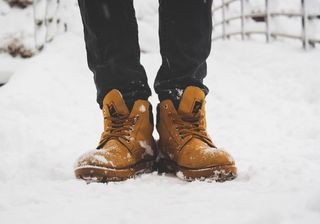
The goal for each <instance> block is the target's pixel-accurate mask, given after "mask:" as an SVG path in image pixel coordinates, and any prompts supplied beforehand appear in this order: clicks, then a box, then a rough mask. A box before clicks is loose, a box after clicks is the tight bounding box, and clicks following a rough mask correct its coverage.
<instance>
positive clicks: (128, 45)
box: [78, 0, 151, 107]
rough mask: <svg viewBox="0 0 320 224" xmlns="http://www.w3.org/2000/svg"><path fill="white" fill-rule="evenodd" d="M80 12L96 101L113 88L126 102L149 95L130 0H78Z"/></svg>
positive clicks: (99, 101)
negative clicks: (95, 89) (92, 74)
mask: <svg viewBox="0 0 320 224" xmlns="http://www.w3.org/2000/svg"><path fill="white" fill-rule="evenodd" d="M78 2H79V6H80V12H81V16H82V21H83V26H84V34H85V43H86V49H87V59H88V65H89V68H90V70H91V71H92V72H93V73H94V80H95V84H96V87H97V101H98V103H99V105H100V107H102V102H103V98H104V96H105V95H106V94H107V93H108V92H109V91H110V90H112V89H118V90H120V92H121V93H122V95H123V97H124V99H125V100H126V102H127V104H129V105H130V104H132V102H133V101H135V100H136V99H147V98H148V97H149V96H150V95H151V91H150V88H149V86H148V83H147V77H146V73H145V70H144V68H143V67H142V65H141V64H140V49H139V43H138V28H137V21H136V18H135V12H134V8H133V1H132V0H78Z"/></svg>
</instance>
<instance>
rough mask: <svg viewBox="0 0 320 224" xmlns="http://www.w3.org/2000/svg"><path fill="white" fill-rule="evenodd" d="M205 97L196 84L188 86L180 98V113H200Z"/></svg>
mask: <svg viewBox="0 0 320 224" xmlns="http://www.w3.org/2000/svg"><path fill="white" fill-rule="evenodd" d="M204 98H205V94H204V92H203V91H202V90H201V89H200V88H198V87H195V86H189V87H187V88H186V89H185V90H184V92H183V95H182V97H181V99H180V104H179V107H178V113H179V114H189V115H193V114H196V113H198V111H199V110H200V109H201V107H202V104H203V102H204Z"/></svg>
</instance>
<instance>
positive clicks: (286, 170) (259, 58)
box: [0, 1, 320, 224]
mask: <svg viewBox="0 0 320 224" xmlns="http://www.w3.org/2000/svg"><path fill="white" fill-rule="evenodd" d="M138 2H141V1H138ZM148 2H149V1H148ZM146 5H147V4H146ZM146 7H147V6H146ZM153 7H154V6H153V5H152V7H150V8H146V9H145V11H147V10H150V14H151V12H153V11H152V10H153V9H154V8H153ZM151 9H152V10H151ZM139 10H142V9H139ZM139 10H137V16H138V18H140V17H143V16H142V13H141V11H139ZM148 12H149V11H148ZM154 16H156V15H154ZM148 18H149V17H148ZM150 18H151V16H150ZM153 18H155V17H153ZM74 19H75V20H76V19H79V17H76V18H74ZM139 21H144V22H143V23H145V24H144V25H145V26H146V27H148V28H145V29H144V28H140V31H141V32H140V35H143V34H145V33H147V34H148V33H149V34H151V33H152V35H154V36H155V37H156V32H157V27H156V26H152V25H151V26H149V25H147V24H148V20H147V19H146V20H145V19H141V18H140V20H139ZM152 21H153V20H152ZM140 24H141V22H139V25H140ZM151 24H152V23H151ZM78 25H79V26H78ZM78 25H77V26H76V27H74V28H73V29H74V30H76V31H75V32H68V33H66V34H61V35H59V36H57V38H56V39H55V40H54V41H53V42H52V43H50V44H49V45H48V46H47V48H45V50H44V51H43V52H42V53H41V54H39V55H37V56H35V57H33V58H31V59H28V60H26V61H23V62H22V61H21V60H20V59H15V60H10V63H12V64H11V65H10V69H12V70H14V71H15V73H14V74H13V75H12V76H11V78H10V79H9V81H8V83H7V84H6V85H4V86H3V87H0V177H1V178H0V220H1V221H0V222H1V223H3V224H20V223H24V224H29V223H30V224H38V223H39V224H40V223H46V224H51V223H52V224H58V223H59V224H64V223H65V224H69V223H77V224H82V223H83V224H88V223H97V222H99V223H101V222H106V223H161V224H163V223H199V222H201V223H232V224H234V223H246V224H247V223H252V224H256V223H261V224H264V223H266V224H270V223H272V224H278V223H279V224H280V223H281V224H282V223H285V224H287V223H288V224H300V223H308V224H309V223H310V224H313V223H318V222H319V220H320V187H319V186H320V180H319V179H318V174H319V173H320V165H319V164H320V88H319V86H320V76H319V71H320V63H319V58H320V48H316V49H313V50H310V51H308V52H305V51H303V50H302V49H301V46H300V43H299V42H285V43H282V42H277V43H272V44H269V45H267V44H265V43H264V42H263V41H255V40H252V41H245V42H241V41H235V40H234V41H226V42H223V41H219V42H214V43H213V46H212V54H211V56H210V58H209V59H208V77H207V78H206V80H205V82H206V84H207V85H208V86H209V87H210V90H211V91H210V94H209V95H208V97H207V104H206V106H207V120H208V130H209V132H210V134H211V136H212V138H213V140H214V141H215V142H216V143H217V145H218V146H219V147H223V148H224V149H226V150H227V151H228V152H229V153H230V154H231V155H232V157H233V158H234V159H235V160H236V164H237V166H238V169H239V176H238V178H237V179H235V180H234V181H232V182H225V183H208V182H199V181H196V182H192V183H189V182H185V181H183V180H180V179H179V178H177V177H175V176H172V175H158V174H156V173H152V174H144V175H141V176H139V177H137V178H135V179H131V180H128V181H125V182H118V183H109V184H96V183H94V184H89V185H88V184H86V183H85V182H84V181H80V180H75V178H74V175H73V164H74V162H75V160H76V159H77V158H78V157H79V156H80V155H81V154H83V153H84V152H86V151H87V150H89V149H92V148H93V147H95V146H96V145H97V143H98V140H99V137H100V134H101V131H102V128H103V118H102V114H101V111H100V109H99V108H98V106H97V104H96V102H95V98H96V96H95V93H96V92H95V91H96V90H95V86H94V82H93V76H92V74H91V73H90V71H89V70H88V68H87V64H86V54H85V46H84V42H83V37H82V33H81V32H79V30H81V29H82V28H81V26H80V24H78ZM152 38H153V37H152ZM140 41H141V42H142V41H144V40H140ZM149 41H150V42H148V43H149V44H145V45H143V47H144V49H154V48H152V47H153V46H156V47H157V46H158V45H157V39H154V40H153V42H151V39H150V40H149ZM150 52H151V53H144V54H142V55H141V56H142V59H141V60H142V64H143V65H144V66H145V68H146V71H147V73H148V77H149V84H150V86H152V84H153V81H154V78H155V75H156V72H157V69H158V68H159V66H160V62H161V61H160V60H161V58H160V55H159V53H157V52H156V51H154V50H152V51H151V50H150ZM3 61H9V59H8V57H7V56H5V55H0V65H2V63H3ZM14 63H17V64H16V66H13V65H14ZM150 101H151V102H152V104H153V106H154V109H155V106H156V104H157V96H156V95H155V94H154V93H153V95H152V97H151V98H150ZM154 114H156V111H155V110H154ZM154 136H157V134H156V132H155V133H154Z"/></svg>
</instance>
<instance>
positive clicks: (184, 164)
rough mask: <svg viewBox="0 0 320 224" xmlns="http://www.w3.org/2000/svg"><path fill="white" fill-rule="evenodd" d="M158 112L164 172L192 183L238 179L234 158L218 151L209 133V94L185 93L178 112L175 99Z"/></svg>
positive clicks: (194, 90) (189, 90) (195, 90)
mask: <svg viewBox="0 0 320 224" xmlns="http://www.w3.org/2000/svg"><path fill="white" fill-rule="evenodd" d="M158 113H159V117H158V123H157V130H158V132H159V135H160V140H159V142H158V150H159V169H160V171H166V172H175V173H176V174H177V176H178V177H180V178H183V179H185V180H189V181H191V180H195V179H200V180H201V179H212V180H216V181H225V180H231V179H234V178H235V177H236V176H237V168H236V166H235V162H234V160H233V159H232V157H231V156H230V155H229V154H228V153H227V152H225V151H223V150H221V149H218V148H217V147H216V146H215V144H214V143H213V142H212V140H211V139H210V137H209V136H208V134H207V132H206V118H205V94H204V92H203V91H202V90H201V89H200V88H198V87H193V86H189V87H187V88H186V89H185V90H184V93H183V95H182V97H181V100H180V104H179V108H178V111H176V109H175V107H174V105H173V103H172V101H171V100H163V101H162V102H161V103H160V104H159V105H158Z"/></svg>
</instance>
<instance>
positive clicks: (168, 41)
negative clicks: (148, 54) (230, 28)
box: [154, 0, 212, 105]
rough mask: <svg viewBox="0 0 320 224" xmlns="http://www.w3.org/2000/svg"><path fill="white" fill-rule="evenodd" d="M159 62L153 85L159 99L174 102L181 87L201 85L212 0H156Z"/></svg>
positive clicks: (206, 51) (210, 31) (202, 85)
mask: <svg viewBox="0 0 320 224" xmlns="http://www.w3.org/2000/svg"><path fill="white" fill-rule="evenodd" d="M159 4H160V5H159V37H160V51H161V56H162V65H161V67H160V70H159V71H158V74H157V77H156V81H155V84H154V87H155V91H156V92H157V93H158V95H159V99H160V100H164V99H171V100H173V101H174V102H175V104H176V105H177V103H178V102H179V96H180V95H181V92H182V91H181V90H183V89H185V87H187V86H190V85H192V86H197V87H200V88H201V89H203V91H204V92H205V93H206V94H207V93H208V91H209V90H208V88H207V87H206V86H205V85H204V84H203V79H204V78H205V76H206V75H207V64H206V59H207V57H208V56H209V54H210V50H211V33H212V13H211V6H212V0H159Z"/></svg>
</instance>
